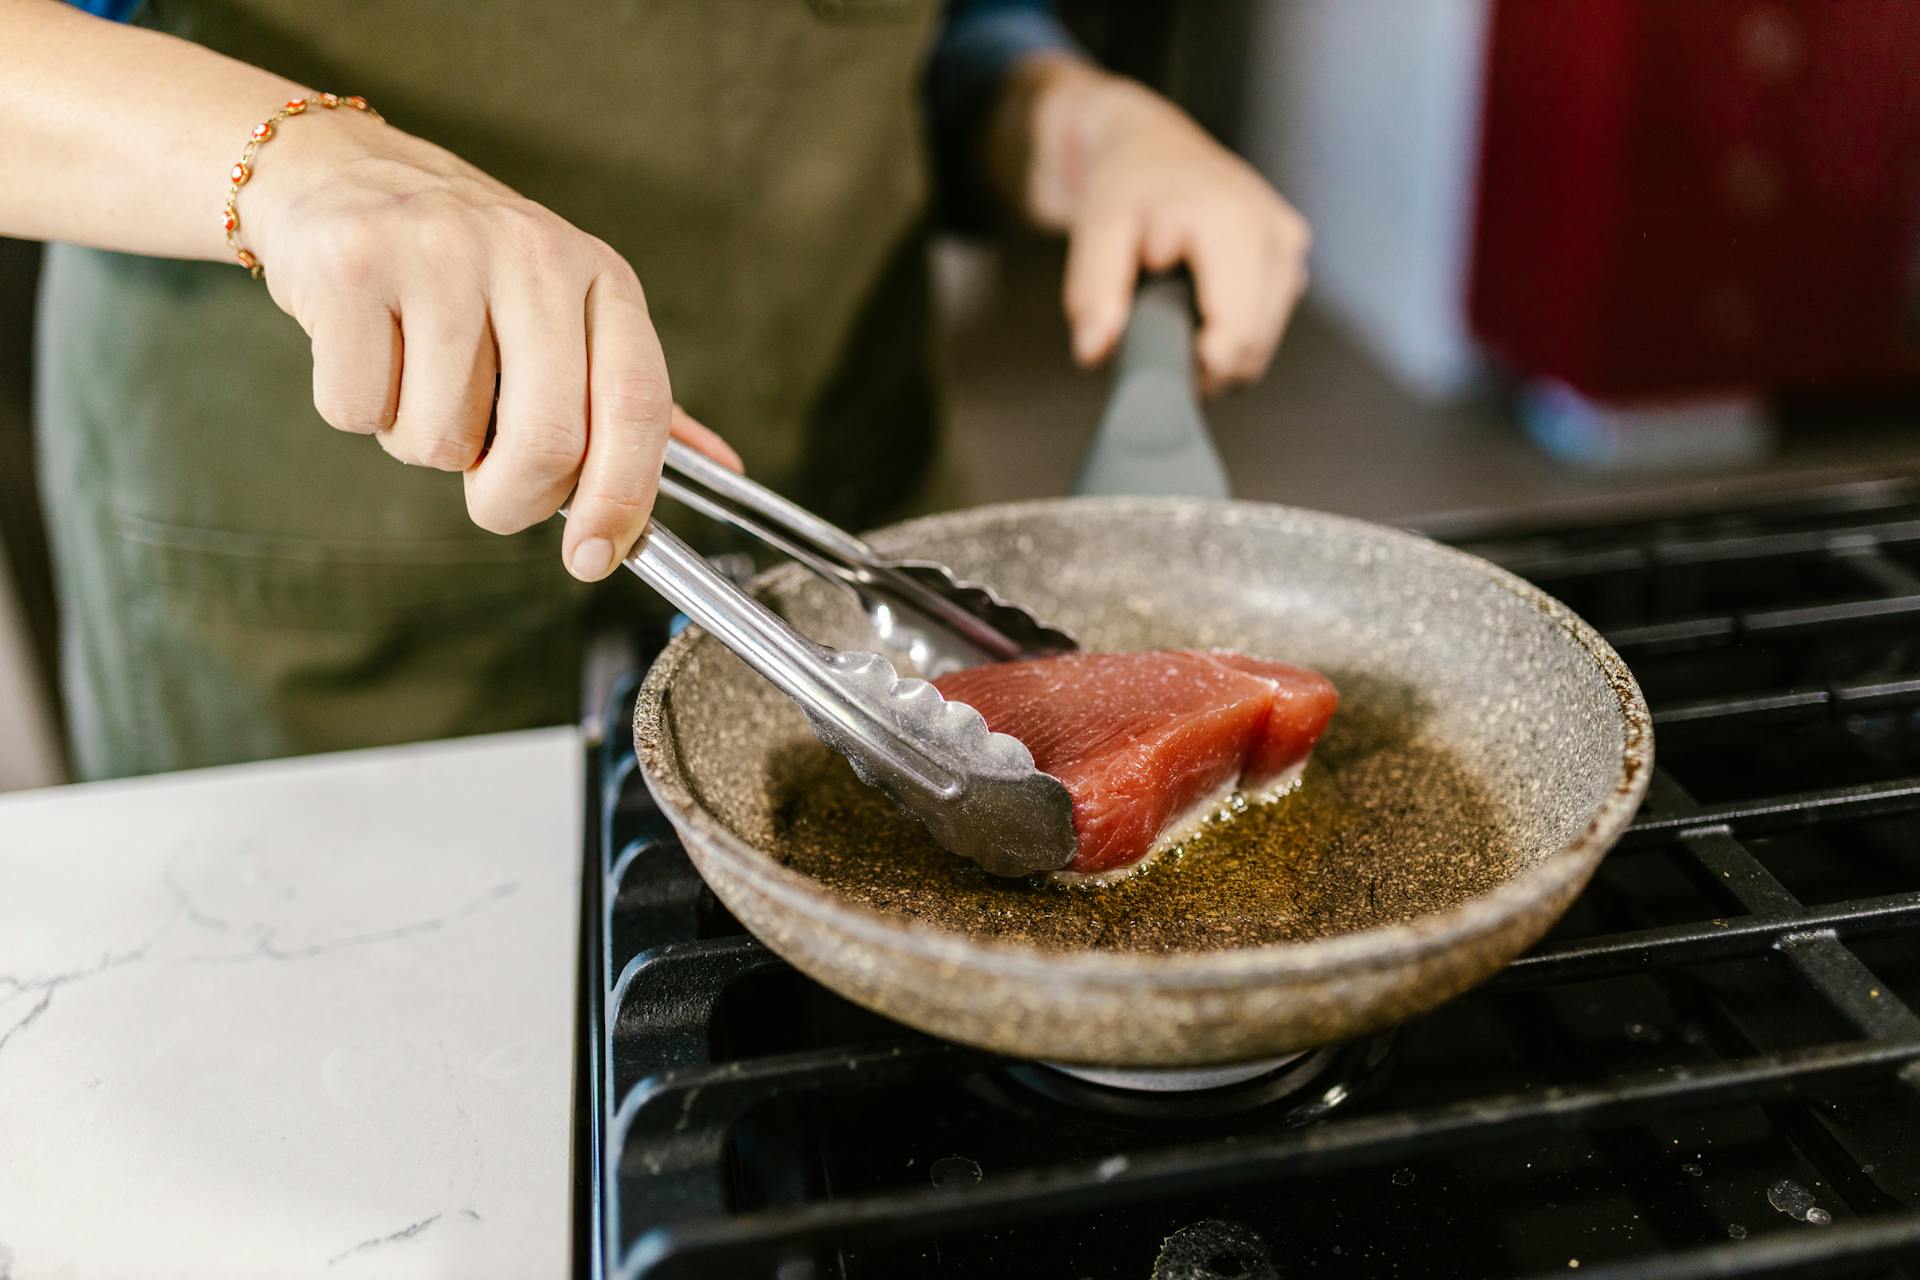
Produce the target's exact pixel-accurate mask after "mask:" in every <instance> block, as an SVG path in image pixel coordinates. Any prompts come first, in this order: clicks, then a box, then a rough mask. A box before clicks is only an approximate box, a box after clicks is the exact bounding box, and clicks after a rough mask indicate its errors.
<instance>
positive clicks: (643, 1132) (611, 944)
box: [579, 482, 1920, 1280]
mask: <svg viewBox="0 0 1920 1280" xmlns="http://www.w3.org/2000/svg"><path fill="white" fill-rule="evenodd" d="M1466 545H1468V546H1469V547H1470V548H1471V549H1473V550H1475V551H1477V552H1479V553H1481V554H1483V555H1488V556H1490V557H1491V558H1493V559H1495V560H1497V561H1499V562H1501V563H1503V564H1505V565H1507V566H1508V567H1510V568H1512V569H1514V570H1515V571H1516V572H1519V573H1520V574H1522V575H1523V576H1525V577H1528V578H1530V579H1532V580H1533V581H1535V582H1537V583H1539V584H1540V585H1541V586H1543V587H1544V588H1546V589H1547V590H1548V591H1550V592H1552V593H1553V594H1555V595H1557V596H1559V597H1560V598H1561V599H1562V600H1565V601H1566V602H1567V603H1568V604H1570V605H1572V606H1573V607H1574V608H1575V609H1577V610H1578V611H1579V612H1580V613H1582V614H1583V615H1584V616H1585V617H1586V618H1587V619H1588V620H1589V621H1591V622H1592V623H1593V624H1594V625H1595V626H1597V627H1599V628H1600V629H1601V630H1602V631H1603V632H1605V633H1606V635H1607V636H1608V638H1609V639H1610V640H1611V641H1612V642H1613V644H1614V645H1615V647H1616V648H1618V649H1619V651H1620V653H1621V654H1622V656H1624V657H1625V658H1626V659H1627V661H1628V663H1629V664H1630V665H1631V666H1632V667H1633V669H1634V672H1635V674H1636V675H1637V676H1638V677H1639V679H1640V682H1641V684H1642V686H1643V688H1644V689H1645V691H1646V694H1647V698H1648V701H1649V702H1650V704H1651V705H1652V707H1653V711H1654V719H1655V724H1656V726H1657V738H1658V751H1659V761H1660V768H1659V770H1658V772H1657V774H1656V776H1655V778H1654V781H1653V785H1652V791H1651V794H1650V796H1649V798H1648V801H1647V804H1646V806H1645V808H1644V809H1643V811H1642V813H1641V815H1640V817H1639V820H1638V821H1637V822H1636V824H1635V826H1634V827H1633V829H1632V831H1631V832H1630V833H1629V835H1628V836H1627V838H1626V839H1625V840H1624V841H1623V842H1622V844H1621V846H1620V848H1619V849H1617V850H1616V851H1615V852H1614V853H1613V854H1612V855H1611V856H1610V857H1609V858H1608V859H1607V861H1606V863H1605V864H1604V865H1603V867H1602V869H1601V871H1600V873H1599V874H1598V876H1597V877H1596V879H1595V880H1594V882H1593V884H1592V886H1591V887H1590V888H1589V889H1588V890H1587V892H1586V893H1585V894H1584V895H1583V896H1582V897H1581V898H1580V900H1579V901H1578V902H1577V903H1576V904H1575V905H1574V907H1573V909H1572V910H1571V911H1569V912H1568V914H1567V916H1566V918H1565V919H1564V920H1563V921H1562V922H1561V923H1560V924H1559V925H1558V926H1557V927H1556V928H1555V929H1554V931H1553V932H1552V933H1551V934H1550V935H1549V936H1548V937H1547V938H1546V940H1545V941H1543V942H1542V943H1541V944H1540V945H1539V946H1537V947H1536V948H1534V950H1533V951H1532V952H1531V953H1529V954H1528V955H1526V956H1524V957H1522V958H1521V959H1520V960H1519V961H1517V962H1515V963H1514V964H1513V965H1512V966H1511V967H1509V968H1508V969H1507V970H1506V971H1505V972H1504V973H1502V974H1501V975H1500V976H1499V977H1498V978H1496V979H1495V980H1494V981H1492V982H1491V983H1489V984H1487V985H1486V986H1485V987H1482V988H1481V989H1479V990H1477V991H1474V992H1471V993H1469V994H1468V995H1466V996H1463V997H1461V998H1459V999H1457V1000H1454V1001H1453V1002H1452V1003H1450V1004H1448V1005H1445V1006H1444V1007H1442V1008H1440V1009H1438V1010H1436V1011H1434V1012H1433V1013H1430V1014H1427V1015H1424V1016H1422V1017H1419V1018H1416V1019H1414V1020H1413V1021H1411V1022H1408V1023H1406V1024H1405V1025H1404V1026H1402V1027H1401V1028H1399V1030H1398V1032H1397V1033H1396V1034H1394V1035H1392V1036H1391V1037H1385V1038H1381V1039H1377V1040H1374V1041H1369V1042H1367V1043H1365V1044H1361V1045H1355V1046H1349V1047H1348V1048H1346V1049H1345V1050H1343V1051H1340V1052H1337V1053H1333V1054H1329V1055H1324V1056H1323V1057H1321V1058H1316V1059H1314V1060H1312V1061H1311V1062H1308V1063H1304V1064H1300V1065H1299V1066H1297V1067H1296V1068H1295V1071H1294V1073H1293V1078H1291V1079H1289V1080H1288V1081H1287V1082H1286V1083H1287V1085H1288V1089H1289V1090H1290V1091H1287V1092H1284V1093H1283V1096H1281V1097H1279V1098H1278V1099H1277V1100H1274V1101H1271V1102H1268V1103H1266V1104H1265V1105H1262V1106H1256V1107H1252V1108H1250V1109H1245V1110H1230V1111H1228V1112H1227V1113H1226V1114H1224V1115H1213V1116H1195V1115H1185V1114H1182V1115H1161V1114H1147V1115H1122V1114H1115V1113H1113V1111H1112V1110H1111V1109H1101V1108H1098V1107H1094V1106H1089V1105H1088V1101H1089V1098H1090V1097H1097V1096H1100V1095H1099V1091H1097V1090H1091V1091H1089V1090H1085V1089H1082V1090H1079V1091H1077V1092H1075V1091H1074V1090H1072V1089H1070V1088H1061V1087H1055V1086H1057V1085H1060V1084H1061V1083H1062V1082H1061V1081H1059V1080H1058V1078H1056V1077H1052V1076H1050V1075H1049V1074H1048V1073H1047V1072H1046V1071H1045V1070H1044V1069H1036V1068H1032V1067H1023V1066H1018V1065H1016V1064H1008V1063H1005V1062H1002V1061H1000V1060H996V1059H995V1058H993V1057H992V1056H990V1055H986V1054H981V1053H977V1052H975V1051H972V1050H968V1049H963V1048H959V1047H957V1046H953V1045H949V1044H946V1043H943V1042H939V1041H935V1040H932V1039H929V1038H927V1037H925V1036H921V1035H918V1034H916V1033H913V1032H910V1031H908V1030H906V1029H904V1028H902V1027H900V1026H898V1025H896V1024H894V1023H891V1022H888V1021H886V1020H884V1019H882V1018H879V1017H877V1016H875V1015H872V1014H869V1013H866V1012H864V1011H862V1010H860V1009H857V1008H855V1007H853V1006H851V1005H849V1004H847V1003H845V1002H844V1001H841V1000H839V999H838V998H837V997H834V996H832V995H830V994H828V993H827V992H825V991H824V990H822V989H821V988H819V987H817V986H815V985H814V984H812V983H811V982H809V981H808V980H807V979H805V978H802V977H801V976H799V975H798V974H797V973H795V972H794V971H793V970H792V969H790V968H789V967H787V966H786V965H785V964H784V963H783V962H782V961H780V960H778V959H777V958H775V957H774V956H773V955H772V954H771V953H769V952H768V951H767V950H766V949H765V948H763V947H762V946H760V944H759V943H757V942H755V941H754V940H753V939H752V938H751V937H749V936H747V935H746V934H745V933H744V932H742V930H741V929H740V927H739V925H738V924H737V923H735V922H734V921H733V920H732V919H731V918H730V917H729V916H728V915H727V914H726V912H725V911H724V909H722V908H721V907H720V906H719V905H718V904H717V903H716V902H715V901H714V900H713V898H712V896H711V895H710V894H709V893H708V892H707V891H706V890H705V888H704V887H703V886H702V884H701V883H700V881H699V878H698V877H697V876H696V875H695V874H694V873H693V870H692V868H691V866H690V865H689V864H688V862H687V859H686V857H685V855H684V853H683V852H682V851H681V849H680V848H679V846H678V844H677V843H676V841H675V839H674V837H673V834H672V832H671V830H670V829H669V828H668V826H667V825H666V823H665V822H664V821H663V820H662V819H661V818H660V816H659V815H658V813H657V812H656V811H655V810H654V808H653V806H652V803H651V801H650V800H649V798H648V796H647V794H646V788H645V786H644V784H643V783H642V782H641V780H640V778H639V776H638V774H637V772H636V770H635V767H634V760H633V754H632V751H631V749H630V741H629V732H628V728H627V725H628V723H629V713H630V710H631V706H632V700H633V693H634V684H633V682H631V681H629V682H628V683H627V684H626V685H624V686H623V687H622V689H621V690H620V692H619V693H618V694H617V695H616V696H615V697H614V699H613V700H612V704H611V705H610V706H609V708H608V709H607V712H606V717H607V720H606V735H605V743H604V744H603V745H601V746H597V747H595V748H593V756H592V759H591V761H590V767H589V769H588V771H587V773H588V797H587V803H588V822H587V826H588V830H589V848H588V865H587V881H588V894H587V904H586V912H587V919H586V933H587V938H588V952H587V959H586V973H585V1004H586V1019H587V1026H588V1036H589V1039H588V1044H587V1048H586V1050H585V1051H584V1052H583V1054H582V1058H583V1063H582V1070H583V1081H582V1098H583V1100H584V1103H583V1108H582V1112H583V1114H582V1118H581V1133H582V1142H581V1155H582V1171H581V1177H582V1182H581V1195H580V1198H579V1200H580V1211H581V1212H580V1218H581V1223H582V1226H581V1249H580V1259H581V1262H582V1270H583V1271H586V1272H587V1273H589V1274H591V1275H594V1276H596V1277H598V1276H601V1275H606V1276H618V1277H629V1276H647V1277H667V1276H686V1277H701V1278H703V1280H704V1278H706V1277H732V1276H743V1277H745V1276H777V1277H780V1280H804V1278H812V1277H822V1278H825V1277H833V1278H835V1280H857V1278H861V1277H869V1276H876V1277H908V1276H931V1277H947V1276H967V1277H979V1276H992V1277H1016V1276H1044V1277H1081V1276H1086V1277H1101V1278H1105V1277H1125V1278H1127V1280H1147V1278H1148V1277H1155V1278H1156V1280H1158V1278H1167V1280H1173V1278H1178V1280H1215V1278H1218V1280H1226V1278H1228V1277H1236V1278H1239V1280H1257V1278H1266V1277H1281V1276H1284V1277H1299V1276H1306V1275H1314V1276H1328V1277H1334V1276H1349V1275H1351V1276H1369V1277H1371V1276H1388V1275H1404V1276H1410V1277H1411V1276H1421V1277H1429V1276H1456V1275H1457V1276H1514V1275H1520V1276H1533V1275H1540V1276H1545V1275H1566V1274H1568V1273H1569V1272H1570V1271H1571V1270H1573V1269H1576V1268H1577V1269H1578V1272H1579V1274H1580V1275H1582V1276H1587V1277H1591V1276H1595V1275H1602V1276H1608V1277H1627V1276H1634V1277H1670V1278H1674V1280H1678V1278H1680V1277H1695V1276H1698V1277H1707V1276H1759V1275H1768V1276H1773V1275H1800V1274H1807V1275H1815V1274H1817V1275H1820V1276H1823V1277H1827V1276H1835V1275H1853V1274H1859V1275H1869V1276H1908V1277H1920V1017H1916V1015H1915V1012H1914V1010H1915V1008H1916V1007H1920V482H1914V483H1905V482H1895V483H1887V484H1880V485H1869V486H1856V487H1854V488H1851V489H1847V490H1842V491H1836V492H1832V493H1828V494H1824V495H1821V496H1820V497H1818V498H1814V499H1803V500H1799V501H1794V502H1790V503H1776V504H1771V505H1763V506H1754V507H1748V508H1744V509H1740V510H1734V511H1723V512H1718V513H1709V514H1696V515H1690V516H1681V517H1671V518H1661V519H1649V520H1639V521H1635V522H1631V523H1613V524H1606V525H1595V526H1590V527H1586V528H1582V529H1578V530H1564V529H1562V530H1537V531H1507V532H1504V533H1502V534H1501V535H1500V536H1498V537H1483V538H1478V539H1474V540H1471V541H1469V542H1467V543H1466ZM1269 1092H1272V1089H1269ZM1063 1094H1064V1095H1065V1096H1062V1095H1063Z"/></svg>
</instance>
